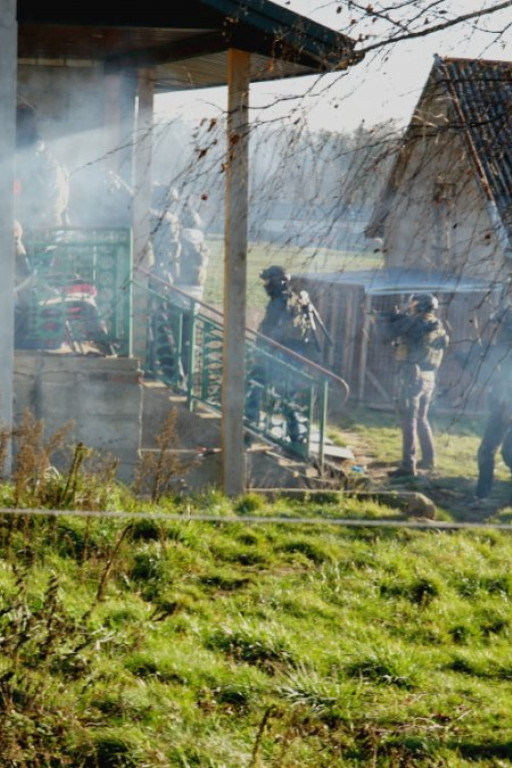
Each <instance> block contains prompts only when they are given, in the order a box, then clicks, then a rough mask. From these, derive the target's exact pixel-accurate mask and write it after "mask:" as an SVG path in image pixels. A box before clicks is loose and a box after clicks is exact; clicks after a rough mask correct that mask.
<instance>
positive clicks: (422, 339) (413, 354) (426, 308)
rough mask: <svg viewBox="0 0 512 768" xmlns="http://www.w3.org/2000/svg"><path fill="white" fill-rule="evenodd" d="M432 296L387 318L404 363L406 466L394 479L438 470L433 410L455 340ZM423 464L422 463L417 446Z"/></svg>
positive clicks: (387, 333)
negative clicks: (446, 358) (440, 374)
mask: <svg viewBox="0 0 512 768" xmlns="http://www.w3.org/2000/svg"><path fill="white" fill-rule="evenodd" d="M438 307H439V302H438V300H437V298H436V297H435V296H434V295H433V294H431V293H414V294H413V295H412V296H411V297H410V299H409V304H408V308H407V311H406V312H404V313H401V312H396V313H392V314H388V315H381V322H382V324H383V328H382V329H381V330H382V334H381V335H382V336H383V338H385V339H386V340H389V341H391V343H392V344H393V346H394V349H395V357H396V360H397V363H398V397H397V405H398V411H399V413H400V416H401V428H402V461H401V464H400V466H399V467H398V469H396V470H394V471H392V472H390V473H389V474H390V476H391V477H414V475H416V470H417V469H433V468H434V467H435V449H434V439H433V435H432V428H431V426H430V422H429V419H428V414H429V408H430V405H431V402H432V397H433V395H434V391H435V387H436V377H437V372H438V370H439V366H440V365H441V362H442V360H443V355H444V352H445V349H446V347H447V346H448V342H449V338H448V334H447V333H446V330H445V328H444V325H443V323H442V321H441V320H440V318H439V317H437V310H438ZM418 441H419V445H420V449H421V460H420V461H417V460H416V450H417V445H416V444H417V442H418Z"/></svg>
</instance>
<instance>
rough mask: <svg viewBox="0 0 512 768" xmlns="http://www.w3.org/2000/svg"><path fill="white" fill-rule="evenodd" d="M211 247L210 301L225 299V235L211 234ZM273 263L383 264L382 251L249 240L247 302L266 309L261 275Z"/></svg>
mask: <svg viewBox="0 0 512 768" xmlns="http://www.w3.org/2000/svg"><path fill="white" fill-rule="evenodd" d="M207 242H208V246H209V248H210V251H211V255H210V262H209V264H208V279H207V282H206V287H205V297H204V300H205V302H206V303H207V304H214V305H219V304H221V303H222V292H223V275H224V239H223V238H222V237H220V236H217V237H215V236H208V239H207ZM271 264H280V265H281V266H283V267H284V268H285V269H287V270H289V271H290V273H292V274H293V273H295V274H300V273H303V272H323V273H326V272H344V271H351V270H355V269H371V268H373V267H380V266H382V258H381V256H380V255H379V254H375V253H372V252H370V251H367V252H354V251H335V250H330V249H328V248H298V247H293V248H292V247H289V246H283V245H277V244H274V243H265V242H262V243H250V244H249V250H248V256H247V304H248V306H249V307H250V308H258V309H263V308H264V306H265V304H266V302H267V296H266V294H265V292H264V291H263V290H262V285H261V281H260V280H259V279H258V275H259V273H260V272H261V270H262V269H264V268H265V267H268V266H270V265H271Z"/></svg>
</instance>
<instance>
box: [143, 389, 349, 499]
mask: <svg viewBox="0 0 512 768" xmlns="http://www.w3.org/2000/svg"><path fill="white" fill-rule="evenodd" d="M142 403H143V405H142V438H141V454H142V456H144V454H145V453H148V452H151V451H158V450H159V448H158V445H157V441H156V438H157V437H158V435H160V434H162V430H163V426H164V423H165V420H166V418H167V417H168V416H169V415H170V413H171V412H172V411H173V410H175V414H176V421H175V433H176V434H175V439H174V440H173V441H172V442H173V445H172V447H171V448H170V449H168V451H167V453H173V454H174V455H175V456H176V458H177V459H178V460H179V461H180V462H181V463H182V465H184V469H183V473H182V475H181V476H180V477H179V482H180V484H181V486H182V487H184V488H185V489H187V490H190V491H205V490H207V489H212V488H221V486H222V454H221V421H220V416H219V415H218V414H216V413H214V412H212V411H210V410H208V409H207V408H205V407H204V406H200V405H198V406H197V408H196V409H195V410H194V412H190V411H189V409H188V406H187V402H186V397H184V396H179V395H175V394H173V393H172V392H171V391H170V390H169V389H168V388H167V387H166V386H165V385H164V384H162V383H160V382H156V381H145V382H144V383H143V399H142ZM313 441H314V438H313ZM317 445H318V443H317ZM312 448H314V442H312ZM324 455H325V461H324V472H323V473H322V475H321V474H320V472H319V469H318V466H317V464H316V462H315V461H312V462H309V463H306V462H304V461H301V460H299V459H297V458H294V457H293V456H291V455H288V454H287V453H286V452H285V451H284V450H283V449H281V448H279V447H278V446H275V445H272V444H268V443H264V442H261V441H258V440H257V441H256V442H254V443H253V444H252V445H251V447H250V448H248V449H247V452H246V472H247V490H248V491H250V490H256V489H269V488H299V489H300V488H302V489H308V488H311V489H318V488H333V487H334V488H339V487H340V486H341V485H342V484H343V479H344V477H345V470H344V466H345V467H346V466H347V464H348V465H350V463H351V462H353V460H354V457H353V455H352V453H351V451H350V450H347V449H343V448H339V447H337V446H333V445H325V446H324Z"/></svg>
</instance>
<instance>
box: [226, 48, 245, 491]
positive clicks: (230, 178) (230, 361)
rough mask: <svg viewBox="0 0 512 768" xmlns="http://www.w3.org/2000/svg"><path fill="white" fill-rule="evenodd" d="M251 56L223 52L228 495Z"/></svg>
mask: <svg viewBox="0 0 512 768" xmlns="http://www.w3.org/2000/svg"><path fill="white" fill-rule="evenodd" d="M249 82H250V54H249V53H246V52H245V51H238V50H233V49H230V50H229V51H228V147H227V153H228V157H227V164H226V165H227V176H226V230H225V254H224V342H223V378H222V473H223V477H222V480H223V490H224V493H225V494H226V495H227V496H231V497H234V496H237V495H239V494H241V493H243V492H244V491H245V452H244V428H243V420H244V406H245V324H246V292H247V291H246V289H247V218H248V215H247V214H248V205H249V195H248V179H249V174H248V154H249V152H248V148H249Z"/></svg>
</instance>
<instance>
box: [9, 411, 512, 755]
mask: <svg viewBox="0 0 512 768" xmlns="http://www.w3.org/2000/svg"><path fill="white" fill-rule="evenodd" d="M434 424H435V429H436V440H437V441H438V444H439V460H440V464H441V466H442V473H440V474H439V475H438V476H436V477H435V478H433V479H430V480H428V483H429V486H428V493H429V495H431V496H432V497H433V498H436V503H438V502H439V500H441V501H443V500H444V507H443V506H439V509H440V514H441V515H442V516H444V517H445V518H446V519H464V505H463V503H462V498H463V493H464V490H465V489H464V484H463V483H469V481H470V480H471V481H472V480H473V479H474V475H475V471H476V470H475V462H474V451H475V447H476V445H477V444H478V430H479V428H480V425H479V423H478V422H476V421H475V422H473V421H468V420H466V421H457V422H453V421H452V420H450V419H448V418H446V417H444V416H442V415H440V414H434ZM172 428H173V422H172V419H171V420H169V421H168V422H166V426H165V430H167V432H169V431H171V430H172ZM340 428H341V434H343V433H344V434H345V436H347V435H352V436H354V437H357V438H358V439H359V440H360V441H361V445H363V444H364V445H365V450H366V451H367V453H368V455H369V454H370V449H371V452H372V455H371V457H370V460H371V461H373V462H376V463H377V464H378V462H379V461H381V460H384V459H385V458H389V456H393V455H398V451H399V446H400V433H399V430H398V427H397V424H396V419H395V417H394V415H393V414H389V413H380V412H372V411H363V410H357V411H353V412H351V413H350V417H349V415H346V417H345V420H344V423H343V424H341V425H340ZM165 430H164V431H165ZM344 430H345V432H343V431H344ZM35 433H37V423H35V421H34V420H33V419H31V418H29V416H28V415H27V416H26V418H25V420H24V422H23V424H22V427H21V429H20V439H21V441H22V447H23V445H26V449H27V450H21V452H20V454H21V455H22V456H23V457H24V458H23V461H24V462H25V463H23V462H20V461H18V462H17V463H16V466H15V473H14V480H15V482H14V483H13V485H11V484H9V483H3V484H1V485H0V500H1V504H2V505H3V506H4V507H5V508H8V507H9V508H12V507H13V506H16V505H17V503H18V501H19V502H22V503H23V505H25V506H27V507H30V508H34V509H37V510H38V512H37V514H35V515H33V516H13V515H12V514H7V513H4V514H3V515H2V514H0V744H1V751H0V765H1V766H6V767H8V768H36V767H37V768H39V767H41V768H60V767H61V766H62V768H64V766H72V767H73V768H97V767H98V766H102V767H103V766H105V768H110V767H112V768H114V767H116V768H119V767H120V766H125V767H131V768H148V767H150V768H153V767H155V768H158V766H162V767H163V766H165V768H169V767H170V768H174V767H176V768H183V766H185V767H188V766H200V767H201V768H202V767H203V766H205V767H208V768H240V767H241V766H243V768H262V767H263V766H269V767H270V766H271V767H274V766H276V767H277V766H283V768H284V767H285V766H286V768H333V767H335V766H339V767H340V768H345V766H349V768H350V767H351V766H353V767H354V768H355V767H356V766H361V768H366V766H384V767H388V766H389V768H395V767H396V768H398V767H400V768H402V766H406V767H409V766H410V768H417V767H418V768H431V766H443V768H459V767H460V766H466V765H471V766H479V767H480V768H496V766H502V765H503V766H505V765H510V764H511V762H512V741H511V740H510V736H509V734H510V731H511V728H512V687H511V685H510V682H511V680H512V662H511V660H510V640H511V637H512V577H511V576H510V573H509V571H510V569H509V563H510V561H511V558H512V539H511V537H510V533H509V532H503V531H499V530H491V529H488V530H486V529H484V528H482V529H479V530H469V531H451V532H448V531H443V530H441V529H439V528H437V529H436V527H435V523H433V524H432V527H431V528H430V529H429V530H414V529H409V528H401V529H400V528H395V529H392V528H389V527H382V528H380V529H379V528H378V527H369V526H367V527H366V528H364V527H362V528H360V529H355V528H349V527H347V526H345V527H343V526H339V525H334V524H333V522H332V520H333V519H334V518H340V517H352V518H353V517H358V518H361V519H368V518H370V519H372V520H373V521H375V520H376V519H378V518H383V519H389V518H393V519H394V520H397V519H401V517H402V516H401V515H400V514H399V513H397V510H396V509H394V508H392V507H388V506H387V505H386V504H385V503H383V502H382V501H377V500H376V498H373V499H368V500H358V499H357V498H355V497H353V496H352V497H350V498H349V497H346V496H341V497H340V496H339V495H337V494H333V493H324V494H323V495H322V496H318V497H313V498H311V500H310V501H299V500H297V499H296V500H290V499H288V498H285V496H284V495H283V496H282V497H281V498H278V499H277V500H276V501H274V502H269V501H266V500H265V499H264V498H263V497H262V496H260V495H257V494H255V493H250V494H247V495H246V496H242V497H241V498H239V499H234V500H230V499H227V498H225V497H224V496H223V495H222V494H221V493H219V492H213V491H212V492H210V493H205V494H202V495H195V496H193V495H192V496H180V495H177V496H176V495H169V493H167V494H166V493H165V490H164V488H163V486H159V494H158V501H155V502H154V503H151V502H150V501H149V500H148V498H143V497H140V496H137V495H135V494H134V493H133V490H132V489H129V488H125V487H122V486H117V485H115V484H114V483H113V481H112V478H111V477H110V479H108V477H109V476H108V473H107V474H105V472H103V474H102V477H103V480H102V482H100V481H99V480H98V478H97V477H95V475H94V473H93V472H92V471H91V469H90V467H89V465H88V464H87V459H84V462H83V463H82V464H80V465H78V463H77V461H76V458H77V453H76V452H75V455H74V456H75V461H74V462H72V464H71V467H72V469H71V470H70V477H69V478H68V477H66V476H56V475H55V474H51V475H49V476H48V477H46V475H45V473H44V472H43V471H42V469H43V467H44V462H45V461H48V460H49V459H50V458H51V456H50V455H49V454H48V453H47V451H46V446H47V443H46V442H44V443H43V441H41V446H40V447H39V448H38V447H37V441H35V440H34V434H35ZM54 442H55V445H56V447H57V442H58V441H56V440H55V441H54ZM28 448H31V450H32V452H29V451H28ZM80 455H82V454H80ZM461 460H462V462H463V465H462V466H463V472H461V464H460V461H461ZM457 462H459V463H457ZM100 470H101V467H100ZM147 470H148V471H153V470H154V467H148V468H147ZM501 471H502V469H501V467H499V468H498V473H499V477H498V478H497V482H498V486H499V485H500V483H503V486H504V487H505V485H507V484H509V483H510V479H508V478H507V480H506V481H505V479H504V478H503V479H502V477H503V476H502V474H501ZM463 473H465V474H463ZM36 475H37V477H38V480H37V482H35V476H36ZM414 482H416V481H414ZM418 482H423V481H418ZM150 485H151V484H150ZM388 487H390V486H388ZM415 487H419V488H420V489H421V490H423V491H427V487H426V486H421V485H420V486H415ZM63 489H65V492H63ZM443 494H444V495H443ZM17 500H18V501H17ZM64 502H66V503H67V504H68V508H69V507H71V508H73V509H75V510H80V509H81V510H87V509H94V510H104V511H119V510H124V511H126V512H131V513H134V512H140V513H141V514H142V513H144V514H145V517H141V518H140V519H136V520H133V519H130V520H126V519H123V518H112V517H107V516H101V515H99V516H95V517H78V516H70V515H68V514H66V513H65V512H64V513H63V516H62V517H58V518H56V517H50V516H48V517H47V516H45V515H44V513H42V510H43V509H44V508H45V507H46V508H48V509H55V508H56V506H57V505H58V503H61V505H62V504H64ZM509 512H510V507H508V512H507V507H506V506H505V505H503V506H502V507H501V508H500V511H499V512H497V513H495V519H499V520H502V519H504V516H506V515H507V514H508V513H509ZM157 513H158V517H157V516H156V514H157ZM201 513H203V514H205V513H206V514H209V515H215V516H217V517H218V520H217V522H211V523H206V522H199V521H197V520H194V519H193V516H194V514H196V515H198V514H201ZM166 514H168V515H169V516H170V515H171V514H172V515H173V516H174V517H173V519H171V518H170V517H169V519H166V518H165V515H166ZM233 514H237V515H239V518H240V519H239V520H237V521H235V522H232V521H230V522H228V521H227V520H224V519H223V518H227V517H228V516H229V517H232V516H233ZM480 514H482V513H480ZM253 515H257V516H258V517H259V518H260V519H261V522H260V523H255V522H252V521H251V519H250V518H251V517H252V516H253ZM502 515H503V517H502ZM162 516H163V517H162ZM298 516H302V517H304V518H305V519H307V518H315V519H318V518H320V519H322V518H323V520H324V522H322V523H321V524H315V525H311V524H310V525H307V524H306V523H297V522H291V523H290V522H288V524H287V520H288V519H289V518H290V517H292V518H296V517H298ZM465 517H466V519H467V518H468V514H467V511H466V516H465ZM174 518H176V519H174ZM265 518H269V520H268V522H264V521H265ZM270 518H272V521H270ZM275 518H281V519H282V522H279V523H277V522H275Z"/></svg>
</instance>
